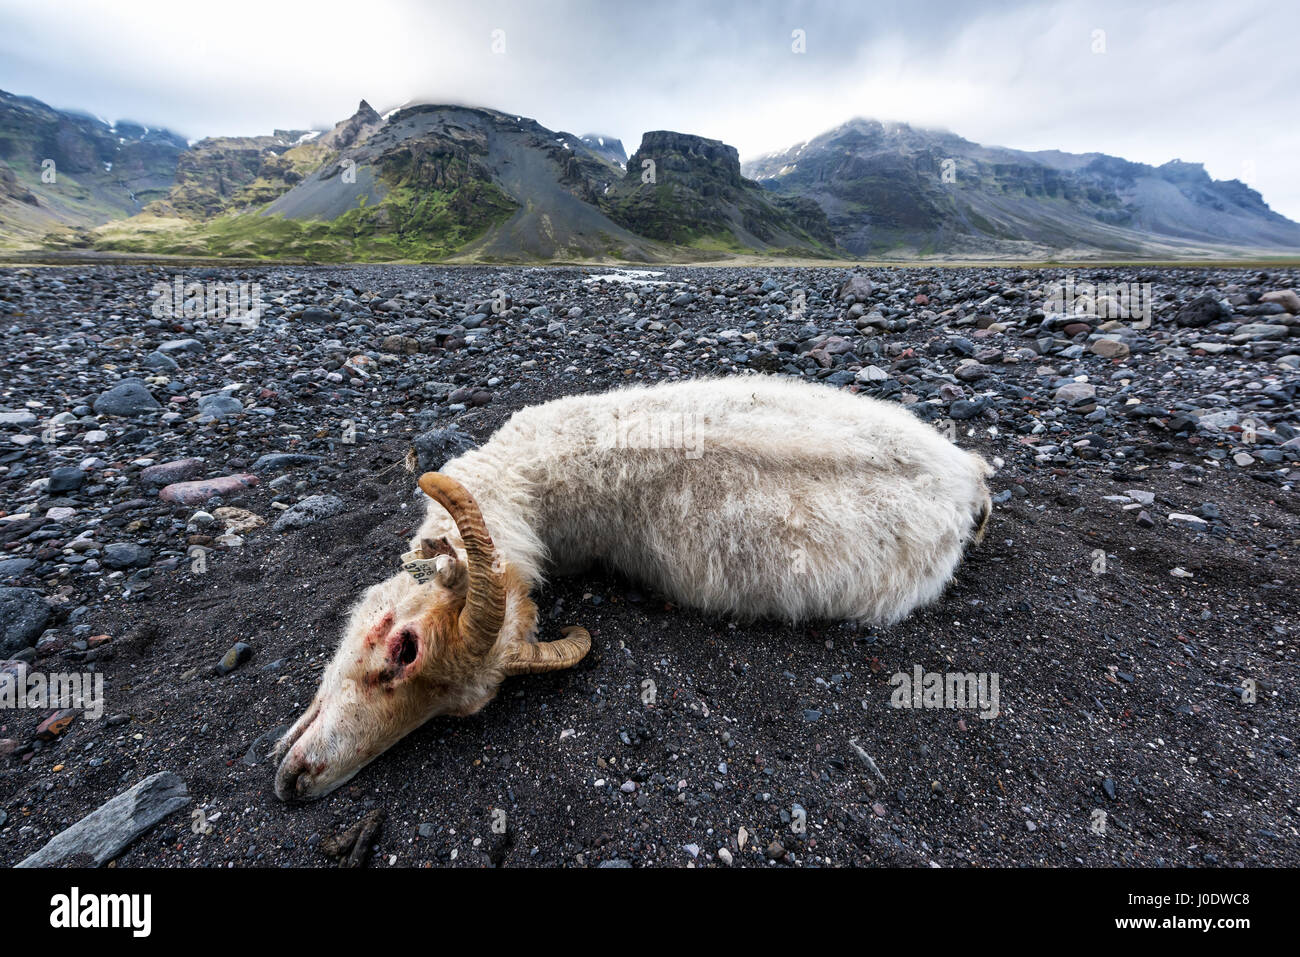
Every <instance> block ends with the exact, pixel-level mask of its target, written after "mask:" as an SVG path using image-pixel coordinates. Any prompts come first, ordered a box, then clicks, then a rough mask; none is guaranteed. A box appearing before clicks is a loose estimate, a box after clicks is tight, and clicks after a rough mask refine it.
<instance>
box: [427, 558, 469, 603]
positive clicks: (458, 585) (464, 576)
mask: <svg viewBox="0 0 1300 957" xmlns="http://www.w3.org/2000/svg"><path fill="white" fill-rule="evenodd" d="M433 580H434V581H436V582H437V583H438V584H439V585H441V586H442V587H443V588H447V589H449V590H451V591H453V592H455V593H456V594H457V595H459V596H460V597H461V598H464V597H465V596H466V595H467V594H469V568H468V567H466V565H465V563H464V562H462V561H461V560H460V559H459V558H457V557H456V556H455V555H454V554H453V555H445V556H440V557H439V559H438V572H437V574H436V575H434V576H433Z"/></svg>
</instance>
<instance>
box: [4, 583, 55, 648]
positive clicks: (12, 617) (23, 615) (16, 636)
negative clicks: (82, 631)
mask: <svg viewBox="0 0 1300 957" xmlns="http://www.w3.org/2000/svg"><path fill="white" fill-rule="evenodd" d="M49 620H50V606H49V604H48V603H47V602H46V601H45V598H44V597H43V596H42V595H41V593H40V592H38V591H36V590H35V589H34V588H0V656H3V657H6V658H7V657H9V656H10V655H12V654H13V653H14V652H16V651H18V650H20V649H22V648H30V647H31V646H32V645H33V644H34V643H35V642H36V639H37V638H39V637H40V636H41V632H42V631H44V630H45V625H46V623H48V622H49Z"/></svg>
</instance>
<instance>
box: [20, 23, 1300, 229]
mask: <svg viewBox="0 0 1300 957" xmlns="http://www.w3.org/2000/svg"><path fill="white" fill-rule="evenodd" d="M795 30H802V31H804V34H805V36H806V49H807V52H805V53H794V52H792V31H795ZM493 31H503V33H502V34H498V35H497V37H496V39H497V41H498V42H497V46H498V47H500V45H501V43H500V41H502V40H503V41H504V52H501V53H496V52H493V45H494V36H493ZM1095 31H1104V37H1103V38H1102V39H1103V40H1104V49H1105V52H1094V49H1095V47H1097V46H1098V34H1096V32H1095ZM1297 36H1300V4H1296V3H1293V2H1290V0H1287V2H1283V3H1277V2H1267V0H1233V2H1231V3H1222V2H1208V0H1181V2H1178V3H1167V2H1162V3H1157V2H1122V0H1100V2H1091V3H1089V2H1075V0H1060V2H1055V3H1044V2H1029V0H1021V2H1005V3H999V4H987V5H984V6H982V7H979V6H976V5H975V4H971V3H968V2H961V0H947V2H938V3H923V2H920V0H888V2H871V3H868V2H863V0H843V2H839V3H833V2H815V0H805V2H789V0H786V2H772V0H726V2H708V0H657V2H648V0H646V2H629V0H607V2H603V3H597V2H592V0H586V2H580V0H569V2H549V3H541V2H534V0H515V2H506V0H476V2H473V3H470V2H458V3H451V2H444V0H426V2H420V0H405V2H404V0H366V2H356V0H352V2H344V3H340V2H314V3H311V4H302V5H292V4H278V3H274V2H266V0H257V2H254V0H224V2H221V3H207V2H185V3H177V2H174V0H172V2H160V0H159V2H155V0H137V2H118V3H114V4H112V5H111V6H110V5H108V4H105V3H103V2H91V0H65V2H63V3H60V4H58V5H57V6H49V5H41V4H34V3H31V2H17V0H0V87H2V88H4V89H6V90H9V91H10V92H13V93H20V94H29V95H32V96H35V97H37V98H39V99H42V100H45V101H46V102H48V103H50V104H51V105H54V106H58V107H62V108H77V109H83V110H86V111H87V112H91V113H95V114H98V115H101V116H104V117H107V118H110V119H135V120H138V121H140V122H143V123H146V124H149V125H165V126H168V127H170V128H172V129H175V130H176V131H177V132H180V133H182V134H184V135H186V136H188V137H199V136H207V135H216V134H252V133H263V132H269V131H270V130H271V129H272V128H275V127H279V128H303V127H308V126H313V127H315V126H328V125H331V124H333V123H334V122H336V121H337V120H340V119H342V118H344V117H345V116H347V115H349V114H350V113H351V112H352V111H353V110H354V109H355V108H356V104H357V101H358V100H359V99H361V98H362V97H364V98H366V99H367V100H369V102H370V103H371V104H372V105H373V106H374V107H375V108H376V109H378V110H380V111H381V112H382V111H385V110H387V109H390V108H392V107H394V106H398V105H400V104H402V103H405V102H407V101H411V100H416V101H429V102H458V103H471V104H475V105H481V106H490V107H494V108H496V109H500V110H503V111H507V112H512V113H518V114H521V115H526V116H532V117H534V118H536V119H537V120H538V121H539V122H541V123H543V124H544V125H546V126H549V127H551V128H553V129H561V130H567V131H569V132H573V133H587V132H597V133H603V134H607V135H611V136H617V137H619V138H621V139H622V140H623V142H624V144H625V146H626V147H627V149H628V151H629V152H631V151H632V150H634V149H635V148H636V145H637V143H638V142H639V141H640V136H641V134H642V133H643V132H644V131H646V130H652V129H674V130H679V131H682V132H689V133H699V134H701V135H705V136H711V137H715V138H717V139H722V140H724V141H726V142H728V143H731V144H733V145H734V146H736V147H737V148H738V149H739V150H740V152H741V155H742V157H744V156H753V155H756V154H758V153H761V152H766V151H768V150H775V149H780V148H783V147H785V146H789V145H791V144H793V143H796V142H799V141H801V140H805V139H808V138H811V137H813V136H815V135H817V134H818V133H821V132H823V131H825V130H826V129H829V128H831V127H834V126H837V125H838V124H840V123H842V122H844V121H845V120H847V119H849V118H850V117H853V116H869V117H874V118H877V119H882V120H902V121H905V122H909V123H911V124H913V125H915V126H933V127H943V128H946V129H950V130H952V131H953V132H955V133H958V134H960V135H962V136H964V137H966V138H967V139H971V140H975V141H976V142H981V143H986V144H996V145H1000V146H1010V147H1015V148H1020V149H1063V150H1068V151H1071V152H1094V151H1095V152H1104V153H1109V154H1112V155H1116V156H1123V157H1124V158H1126V159H1131V160H1139V161H1142V162H1147V163H1153V164H1159V163H1163V162H1166V161H1168V160H1170V159H1173V158H1180V159H1184V160H1187V161H1196V162H1203V163H1204V164H1205V165H1206V168H1207V169H1208V170H1209V172H1210V174H1211V175H1212V176H1214V177H1216V178H1218V179H1241V180H1244V181H1245V182H1247V183H1249V184H1250V185H1251V186H1253V187H1254V188H1256V189H1258V190H1260V192H1262V193H1263V195H1264V198H1265V200H1266V201H1267V202H1269V203H1270V205H1272V206H1273V208H1274V209H1276V210H1278V211H1279V212H1282V213H1284V214H1285V215H1288V216H1290V217H1291V218H1292V219H1297V220H1300V127H1298V126H1297V123H1296V104H1297V92H1296V91H1297V90H1300V56H1297V55H1296V38H1297Z"/></svg>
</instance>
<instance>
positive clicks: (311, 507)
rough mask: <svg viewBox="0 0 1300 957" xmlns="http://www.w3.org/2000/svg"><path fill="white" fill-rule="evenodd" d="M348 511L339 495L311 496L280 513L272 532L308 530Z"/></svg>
mask: <svg viewBox="0 0 1300 957" xmlns="http://www.w3.org/2000/svg"><path fill="white" fill-rule="evenodd" d="M346 509H347V504H346V503H345V502H344V501H343V499H341V498H339V497H338V496H337V495H309V496H307V497H306V498H304V499H302V500H301V501H300V502H296V503H294V504H293V505H290V506H289V507H288V508H287V509H285V510H284V511H283V512H282V513H280V517H279V518H277V519H276V520H275V524H274V525H272V526H271V530H272V531H274V532H287V531H289V530H290V529H295V528H306V527H307V526H308V525H312V524H315V523H316V522H319V521H320V520H321V519H323V518H329V517H330V516H331V515H338V514H339V513H340V512H343V511H345V510H346Z"/></svg>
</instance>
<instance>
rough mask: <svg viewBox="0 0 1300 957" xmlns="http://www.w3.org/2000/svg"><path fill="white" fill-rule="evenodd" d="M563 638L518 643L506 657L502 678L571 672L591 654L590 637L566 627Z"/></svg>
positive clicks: (574, 626) (580, 631) (583, 631)
mask: <svg viewBox="0 0 1300 957" xmlns="http://www.w3.org/2000/svg"><path fill="white" fill-rule="evenodd" d="M561 633H562V634H563V635H564V637H563V638H560V639H558V640H556V641H539V642H537V643H536V644H534V643H533V642H531V641H521V642H519V643H518V644H517V645H515V646H513V647H512V648H511V649H510V651H509V653H507V655H506V658H505V661H504V662H503V664H504V665H505V669H506V674H508V675H528V674H537V673H538V672H541V671H558V670H559V669H561V668H572V667H573V666H574V665H576V664H577V663H578V662H579V661H581V660H582V659H583V656H584V655H586V654H587V652H588V651H590V650H591V635H590V634H589V633H588V632H587V629H586V628H579V627H578V626H577V625H570V626H569V627H568V628H562V629H561Z"/></svg>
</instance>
